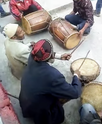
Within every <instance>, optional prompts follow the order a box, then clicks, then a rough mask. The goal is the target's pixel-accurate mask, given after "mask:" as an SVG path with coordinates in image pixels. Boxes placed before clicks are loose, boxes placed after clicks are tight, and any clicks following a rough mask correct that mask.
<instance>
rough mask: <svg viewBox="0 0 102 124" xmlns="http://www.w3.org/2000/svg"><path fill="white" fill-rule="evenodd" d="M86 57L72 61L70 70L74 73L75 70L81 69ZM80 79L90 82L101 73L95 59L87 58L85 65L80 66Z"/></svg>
mask: <svg viewBox="0 0 102 124" xmlns="http://www.w3.org/2000/svg"><path fill="white" fill-rule="evenodd" d="M83 60H84V58H80V59H77V60H75V61H73V62H72V63H71V66H70V70H71V72H72V74H73V73H74V71H75V70H77V69H79V67H80V65H81V64H82V62H83ZM79 71H80V75H81V76H80V80H81V81H82V82H84V83H89V82H90V81H93V80H95V79H96V78H97V77H98V76H99V74H100V66H99V64H98V63H97V62H96V61H94V60H93V59H90V58H86V60H85V61H84V63H83V65H82V66H81V68H80V70H79Z"/></svg>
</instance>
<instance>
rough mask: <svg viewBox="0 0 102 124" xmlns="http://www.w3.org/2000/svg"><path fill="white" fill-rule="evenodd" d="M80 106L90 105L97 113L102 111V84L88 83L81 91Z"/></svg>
mask: <svg viewBox="0 0 102 124" xmlns="http://www.w3.org/2000/svg"><path fill="white" fill-rule="evenodd" d="M81 102H82V104H85V103H89V104H91V105H92V106H93V107H94V108H95V110H96V111H97V112H100V111H102V83H101V82H90V83H89V84H87V85H86V86H85V87H84V88H83V91H82V95H81Z"/></svg>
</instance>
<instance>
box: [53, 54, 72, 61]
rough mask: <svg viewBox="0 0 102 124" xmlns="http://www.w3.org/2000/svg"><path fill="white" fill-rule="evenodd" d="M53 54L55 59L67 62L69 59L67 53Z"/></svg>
mask: <svg viewBox="0 0 102 124" xmlns="http://www.w3.org/2000/svg"><path fill="white" fill-rule="evenodd" d="M54 54H55V59H61V60H69V59H70V58H71V55H70V54H68V53H64V54H58V53H54Z"/></svg>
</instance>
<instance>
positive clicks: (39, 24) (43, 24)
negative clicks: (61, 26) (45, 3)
mask: <svg viewBox="0 0 102 124" xmlns="http://www.w3.org/2000/svg"><path fill="white" fill-rule="evenodd" d="M51 20H52V19H51V16H50V14H49V13H48V12H47V11H46V10H44V9H42V10H38V11H35V12H32V13H30V14H28V15H26V16H24V17H22V27H23V30H24V31H25V32H26V33H27V34H31V33H35V32H39V31H42V30H44V29H47V28H48V26H49V23H50V21H51Z"/></svg>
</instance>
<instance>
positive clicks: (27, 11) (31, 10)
mask: <svg viewBox="0 0 102 124" xmlns="http://www.w3.org/2000/svg"><path fill="white" fill-rule="evenodd" d="M37 10H38V9H37V7H36V6H34V5H31V6H29V8H28V9H27V10H25V11H23V15H24V16H25V15H27V14H29V13H31V12H35V11H37Z"/></svg>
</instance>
